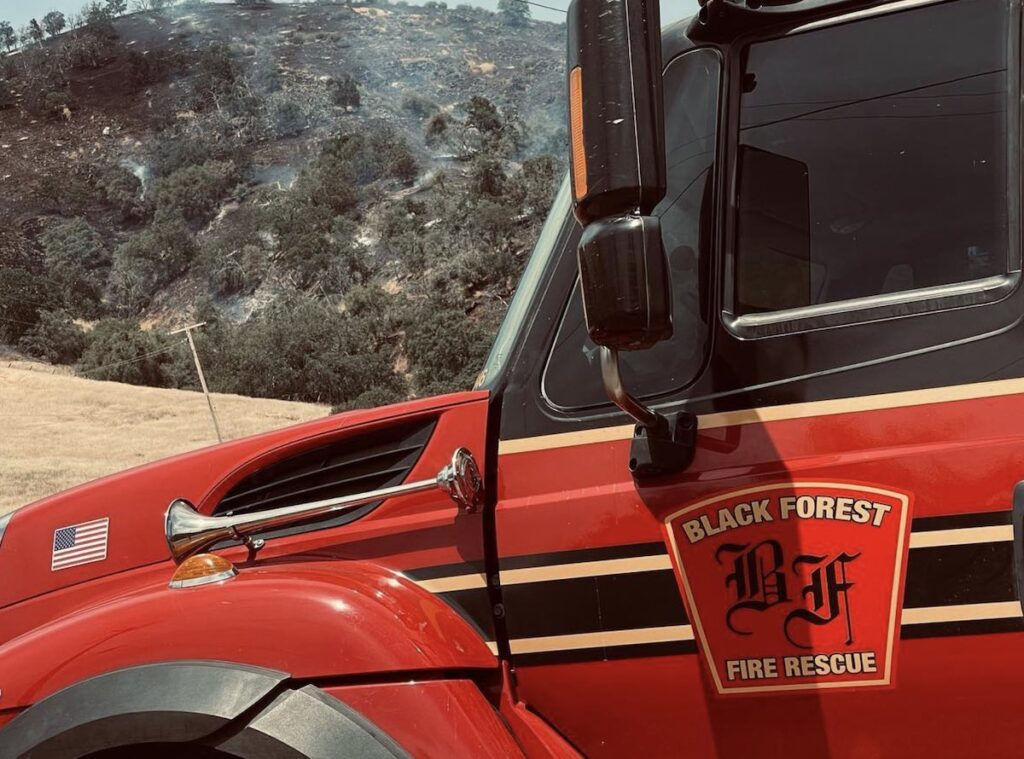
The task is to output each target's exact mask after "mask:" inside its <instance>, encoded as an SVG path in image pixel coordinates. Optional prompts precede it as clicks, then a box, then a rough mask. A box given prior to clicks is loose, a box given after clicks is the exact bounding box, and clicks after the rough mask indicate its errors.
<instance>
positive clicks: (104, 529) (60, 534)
mask: <svg viewBox="0 0 1024 759" xmlns="http://www.w3.org/2000/svg"><path fill="white" fill-rule="evenodd" d="M109 529H110V519H109V518H107V517H104V518H103V519H94V520H93V521H91V522H82V523H81V524H73V525H69V526H68V527H59V528H58V529H56V530H54V531H53V555H52V556H51V557H50V569H51V570H52V571H54V572H56V571H57V570H58V569H68V568H69V567H77V566H78V565H80V564H90V563H92V562H94V561H103V560H104V559H105V558H107V533H108V531H109Z"/></svg>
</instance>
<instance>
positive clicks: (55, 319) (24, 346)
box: [18, 311, 85, 364]
mask: <svg viewBox="0 0 1024 759" xmlns="http://www.w3.org/2000/svg"><path fill="white" fill-rule="evenodd" d="M18 348H19V349H20V350H22V351H24V352H25V353H27V354H28V355H30V356H35V357H36V358H40V359H42V360H43V361H49V362H50V363H51V364H73V363H75V362H76V361H78V359H79V358H81V357H82V351H83V350H84V349H85V335H84V334H83V332H82V329H81V328H80V327H79V326H78V325H77V324H75V322H74V321H73V320H72V319H71V317H70V316H68V314H67V313H66V312H64V311H45V312H43V313H41V314H40V315H39V323H38V324H36V326H34V327H32V328H30V329H29V330H28V332H26V333H25V334H24V335H22V337H21V339H20V340H19V341H18Z"/></svg>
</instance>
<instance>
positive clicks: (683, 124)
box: [544, 50, 720, 408]
mask: <svg viewBox="0 0 1024 759" xmlns="http://www.w3.org/2000/svg"><path fill="white" fill-rule="evenodd" d="M719 71H720V61H719V57H718V54H717V53H715V52H714V51H711V50H695V51H693V52H690V53H686V54H684V55H682V56H681V57H679V58H677V59H676V60H675V61H673V62H672V63H671V64H670V65H669V67H668V69H667V70H666V72H665V123H666V146H665V147H666V152H667V156H668V192H667V193H666V195H665V199H664V200H663V201H662V202H661V204H660V205H659V206H658V207H657V208H656V209H655V210H654V215H655V216H658V217H660V218H661V230H662V239H663V240H664V243H665V251H666V253H667V254H668V260H669V267H670V269H671V272H672V300H673V326H674V329H673V336H672V339H671V340H666V341H665V342H663V343H660V344H659V345H657V346H655V347H654V348H652V349H650V350H646V351H636V352H630V353H622V354H621V357H622V374H623V377H624V378H625V380H626V383H627V386H628V387H629V388H630V391H631V392H633V393H635V394H638V395H640V396H651V395H658V394H661V393H665V392H669V391H671V390H674V389H677V388H679V387H682V386H683V385H685V384H686V383H688V382H690V381H691V380H692V379H693V378H694V376H695V375H696V373H697V371H698V370H699V368H700V365H701V363H702V361H703V358H704V349H705V345H706V341H707V311H708V309H707V303H706V291H707V289H706V287H705V284H706V283H705V281H704V280H705V279H706V274H705V272H706V267H707V265H708V261H709V259H710V251H709V245H710V232H711V219H710V213H711V177H712V173H713V172H712V171H711V167H712V162H713V160H714V153H715V135H716V121H717V112H718V86H719V76H720V74H719ZM544 393H545V395H546V396H547V398H548V400H549V401H550V402H551V403H553V404H554V405H556V406H560V407H562V408H579V407H582V406H594V405H600V404H604V403H607V402H608V398H607V396H606V395H605V392H604V388H603V386H602V384H601V371H600V364H599V358H598V348H597V346H596V345H594V343H592V342H591V341H590V339H589V338H588V337H587V327H586V324H585V323H584V318H583V301H582V298H581V295H580V289H579V283H578V282H577V284H576V287H575V289H574V290H573V293H572V296H571V298H570V300H569V305H568V307H567V308H566V312H565V316H564V317H563V319H562V324H561V326H560V327H559V330H558V334H557V336H556V338H555V345H554V348H553V349H552V352H551V356H550V357H549V359H548V366H547V369H546V370H545V373H544Z"/></svg>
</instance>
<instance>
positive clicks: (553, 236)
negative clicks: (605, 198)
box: [476, 175, 575, 388]
mask: <svg viewBox="0 0 1024 759" xmlns="http://www.w3.org/2000/svg"><path fill="white" fill-rule="evenodd" d="M571 210H572V204H571V201H570V196H569V177H568V175H566V176H565V178H564V179H563V180H562V184H561V186H560V187H559V189H558V192H557V194H556V195H555V200H554V202H553V203H552V204H551V211H550V212H549V213H548V218H547V221H545V222H544V226H543V227H542V228H541V230H540V237H538V238H537V244H536V245H535V246H534V248H533V253H531V254H530V260H529V262H528V263H527V264H526V269H525V270H524V271H523V276H522V279H520V280H519V287H518V289H517V290H516V294H515V296H514V297H513V298H512V304H511V305H510V306H509V308H508V313H507V314H505V320H504V321H503V322H502V323H501V329H500V330H498V336H497V337H496V338H495V339H494V345H493V346H491V352H490V354H489V355H488V356H487V362H486V363H485V364H484V369H483V371H482V372H481V373H480V377H479V378H478V379H477V381H476V388H487V387H490V384H491V381H492V380H493V379H494V378H496V377H498V376H500V375H501V370H502V368H503V367H504V366H505V362H506V361H508V358H509V355H510V354H511V352H512V350H513V349H514V347H515V346H516V345H517V344H518V343H519V341H520V335H521V334H522V332H523V329H524V327H525V325H526V319H527V315H528V314H530V313H532V311H531V309H530V304H532V303H533V302H534V301H535V299H536V297H537V294H538V291H539V290H540V286H541V283H542V282H543V281H544V273H545V272H546V271H547V270H548V264H549V263H550V262H551V259H552V257H553V256H554V255H555V252H556V251H557V250H559V249H560V246H559V245H558V242H559V240H560V239H561V237H562V231H563V229H565V228H566V227H567V226H569V225H571V224H574V223H575V221H574V220H573V216H572V213H571Z"/></svg>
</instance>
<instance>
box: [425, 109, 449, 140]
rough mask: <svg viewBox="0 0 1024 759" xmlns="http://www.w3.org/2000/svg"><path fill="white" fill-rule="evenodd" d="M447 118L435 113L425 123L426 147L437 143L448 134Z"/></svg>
mask: <svg viewBox="0 0 1024 759" xmlns="http://www.w3.org/2000/svg"><path fill="white" fill-rule="evenodd" d="M448 124H449V118H448V116H447V115H445V114H443V113H435V114H434V115H433V116H431V117H430V120H429V121H428V122H427V126H426V129H425V130H424V135H425V138H426V141H427V144H428V145H433V144H435V143H437V142H439V141H440V140H441V139H442V138H443V137H444V136H445V134H447V133H448Z"/></svg>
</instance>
